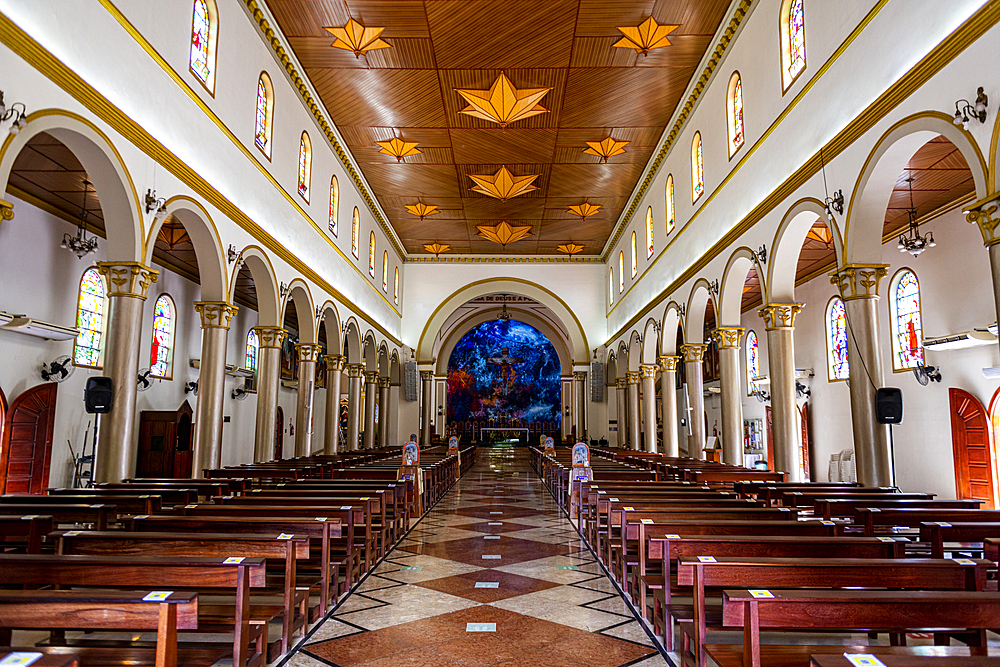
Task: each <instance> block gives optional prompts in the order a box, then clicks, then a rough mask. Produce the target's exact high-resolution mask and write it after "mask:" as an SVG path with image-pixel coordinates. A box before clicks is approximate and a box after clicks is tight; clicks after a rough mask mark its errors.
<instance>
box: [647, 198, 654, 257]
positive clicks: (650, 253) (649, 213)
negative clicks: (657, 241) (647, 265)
mask: <svg viewBox="0 0 1000 667" xmlns="http://www.w3.org/2000/svg"><path fill="white" fill-rule="evenodd" d="M652 256H653V207H652V206H650V207H648V208H646V259H649V258H650V257H652Z"/></svg>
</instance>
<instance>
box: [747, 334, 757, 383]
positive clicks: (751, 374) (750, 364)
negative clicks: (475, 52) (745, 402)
mask: <svg viewBox="0 0 1000 667" xmlns="http://www.w3.org/2000/svg"><path fill="white" fill-rule="evenodd" d="M746 346H747V396H750V395H751V394H753V392H755V391H757V383H756V382H754V381H753V379H754V378H755V377H760V357H759V356H758V353H759V352H760V351H759V350H758V349H757V334H755V333H754V332H753V331H748V332H747V342H746Z"/></svg>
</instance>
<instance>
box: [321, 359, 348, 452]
mask: <svg viewBox="0 0 1000 667" xmlns="http://www.w3.org/2000/svg"><path fill="white" fill-rule="evenodd" d="M323 362H324V363H325V364H326V415H325V418H324V420H323V453H324V454H327V455H333V454H336V453H337V450H338V449H339V445H340V376H341V375H342V374H343V372H344V357H342V356H341V355H339V354H327V355H325V356H324V357H323Z"/></svg>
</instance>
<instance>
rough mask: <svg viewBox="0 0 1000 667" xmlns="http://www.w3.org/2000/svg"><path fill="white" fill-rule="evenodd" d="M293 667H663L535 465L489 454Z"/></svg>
mask: <svg viewBox="0 0 1000 667" xmlns="http://www.w3.org/2000/svg"><path fill="white" fill-rule="evenodd" d="M285 664H286V665H289V666H290V667H304V666H309V667H314V666H320V665H335V666H337V667H355V666H356V665H357V666H360V665H364V666H365V667H390V666H392V667H408V666H411V667H418V666H419V667H422V666H424V665H426V666H427V667H432V666H433V667H438V666H440V667H452V666H456V665H463V666H466V667H478V666H481V665H498V666H502V667H522V666H523V667H528V666H529V665H530V666H535V665H537V666H540V667H541V666H545V667H563V666H565V667H569V666H571V665H591V666H593V667H619V666H622V667H623V666H625V665H636V666H639V667H663V666H665V665H666V664H667V663H666V662H665V661H664V660H663V659H662V658H661V657H660V655H659V654H658V653H657V651H656V649H655V648H654V647H653V644H652V642H651V641H650V640H649V637H648V636H647V635H646V633H645V632H644V631H643V629H642V628H641V627H640V625H639V623H638V622H637V621H636V620H635V617H634V616H632V614H631V612H630V611H629V609H628V607H627V606H626V605H625V602H624V601H623V600H622V599H621V596H619V595H618V594H617V592H616V591H615V588H614V586H613V585H612V584H611V581H610V580H609V579H608V578H607V577H606V576H604V574H603V573H602V571H601V568H600V566H599V565H598V564H597V563H596V562H595V561H594V558H593V557H592V556H591V554H590V552H589V551H588V550H587V548H586V546H585V545H584V543H583V541H582V540H581V539H580V536H579V535H578V534H577V532H576V530H575V529H574V527H573V525H572V524H571V523H570V522H569V520H568V519H567V518H566V517H565V515H564V514H563V513H562V511H561V510H560V509H559V507H558V506H557V505H556V503H555V501H554V500H553V499H552V497H551V496H550V495H549V493H548V491H547V490H546V489H545V486H544V485H543V484H542V482H541V481H540V480H539V479H538V478H537V477H536V476H535V475H534V473H533V472H532V471H531V469H530V467H529V465H528V452H527V450H526V449H524V448H511V447H495V448H484V449H481V450H480V453H479V459H478V461H477V462H476V464H475V466H473V468H472V469H471V470H470V471H469V472H468V473H466V475H465V476H464V477H462V479H461V480H459V482H458V483H457V484H456V485H455V487H454V488H452V489H451V490H450V491H449V492H448V493H446V494H445V495H444V497H443V498H442V499H441V501H440V502H439V503H438V504H437V506H436V507H435V508H434V509H433V510H432V511H431V512H430V513H428V514H427V515H426V516H425V517H424V518H423V519H422V520H421V521H420V523H418V524H417V525H416V527H415V528H414V529H413V530H412V531H411V532H410V534H409V535H408V536H407V538H406V539H404V540H403V541H402V542H400V544H399V545H398V546H397V547H396V548H395V549H394V550H393V551H392V552H391V553H390V554H389V555H388V556H387V557H386V559H385V561H384V562H382V563H381V564H380V565H379V566H378V567H377V568H375V570H374V572H373V573H372V574H371V576H369V577H368V579H366V580H365V581H364V582H363V583H362V584H361V586H360V587H359V588H358V589H357V591H355V592H354V593H353V594H352V595H351V596H350V597H349V598H348V599H347V600H346V601H345V602H344V603H343V604H342V605H341V606H340V608H338V609H337V611H336V613H334V614H333V616H332V617H331V618H329V619H328V620H327V621H326V622H325V623H323V625H321V626H320V627H319V628H317V629H316V631H315V632H314V633H313V634H312V635H311V636H310V637H309V639H308V640H307V641H306V644H305V645H304V646H303V647H302V648H301V649H300V650H299V651H298V652H296V653H295V655H294V656H292V657H291V659H290V660H289V661H288V662H287V663H285Z"/></svg>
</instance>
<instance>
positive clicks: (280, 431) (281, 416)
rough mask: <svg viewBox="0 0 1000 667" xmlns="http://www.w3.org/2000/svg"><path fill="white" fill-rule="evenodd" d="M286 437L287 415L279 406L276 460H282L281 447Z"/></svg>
mask: <svg viewBox="0 0 1000 667" xmlns="http://www.w3.org/2000/svg"><path fill="white" fill-rule="evenodd" d="M284 435H285V413H284V412H283V411H282V409H281V406H280V405H279V406H278V418H277V419H275V420H274V460H275V461H280V460H281V446H282V444H283V443H282V440H284Z"/></svg>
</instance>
